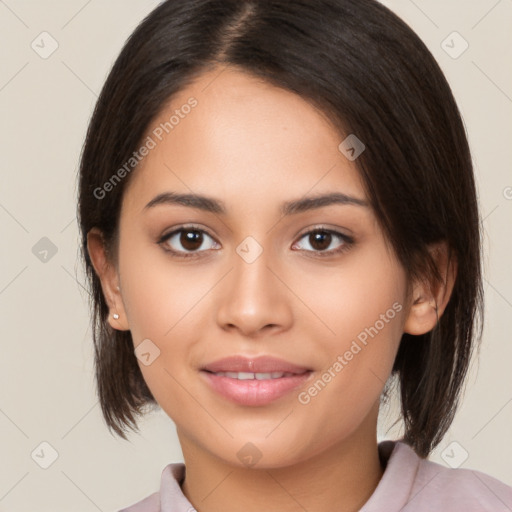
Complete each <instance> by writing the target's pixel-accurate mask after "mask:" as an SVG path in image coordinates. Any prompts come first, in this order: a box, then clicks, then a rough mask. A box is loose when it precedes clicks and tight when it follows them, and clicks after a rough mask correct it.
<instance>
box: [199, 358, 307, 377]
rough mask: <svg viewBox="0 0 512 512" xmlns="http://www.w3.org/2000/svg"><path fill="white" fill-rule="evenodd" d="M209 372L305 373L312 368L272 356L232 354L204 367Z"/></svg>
mask: <svg viewBox="0 0 512 512" xmlns="http://www.w3.org/2000/svg"><path fill="white" fill-rule="evenodd" d="M202 370H207V371H209V372H214V373H215V372H248V373H271V372H285V373H304V372H306V371H310V368H306V367H304V366H299V365H296V364H293V363H290V362H288V361H285V360H283V359H279V358H277V357H271V356H260V357H257V358H254V357H244V356H231V357H225V358H223V359H218V360H217V361H214V362H213V363H209V364H207V365H206V366H204V367H203V368H202Z"/></svg>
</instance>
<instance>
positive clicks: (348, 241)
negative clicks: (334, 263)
mask: <svg viewBox="0 0 512 512" xmlns="http://www.w3.org/2000/svg"><path fill="white" fill-rule="evenodd" d="M187 231H195V232H198V233H202V234H206V235H208V236H209V237H210V238H212V239H213V237H212V236H211V235H210V234H209V233H208V232H207V231H205V230H204V229H201V228H200V227H199V226H195V225H186V226H180V227H179V228H178V229H175V230H173V231H171V232H170V233H168V234H165V235H163V236H162V237H161V238H160V239H159V240H158V241H157V244H158V245H161V246H162V249H163V250H164V251H165V252H167V253H170V254H171V256H172V257H176V258H194V257H198V255H200V253H201V252H204V251H196V252H189V253H182V252H181V251H175V250H174V249H169V248H167V247H164V244H165V242H167V241H168V240H169V239H170V238H172V237H173V236H174V235H176V234H177V233H181V232H187ZM313 233H327V234H331V235H334V236H336V237H338V238H340V239H341V240H342V241H343V245H341V246H340V247H338V248H337V249H331V250H330V251H315V250H313V251H309V250H306V251H305V252H313V253H315V257H320V258H323V257H327V256H334V255H336V254H342V253H344V252H346V251H348V250H350V248H351V247H352V245H353V244H354V239H353V238H351V237H349V236H347V235H344V234H343V233H340V232H339V231H334V230H332V229H327V228H323V227H315V228H313V229H311V230H310V231H307V232H305V233H303V234H302V235H301V236H300V237H299V240H302V239H303V238H304V237H306V236H307V235H311V234H313Z"/></svg>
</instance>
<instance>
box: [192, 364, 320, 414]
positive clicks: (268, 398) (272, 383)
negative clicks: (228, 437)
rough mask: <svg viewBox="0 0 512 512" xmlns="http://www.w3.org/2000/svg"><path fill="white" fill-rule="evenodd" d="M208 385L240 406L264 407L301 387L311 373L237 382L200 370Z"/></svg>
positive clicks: (236, 380)
mask: <svg viewBox="0 0 512 512" xmlns="http://www.w3.org/2000/svg"><path fill="white" fill-rule="evenodd" d="M200 373H201V374H202V375H204V376H205V378H206V381H207V382H208V384H209V385H210V386H211V387H212V388H213V389H214V390H215V391H217V393H220V394H221V395H223V396H224V397H226V398H228V399H230V400H232V401H233V402H236V403H238V404H241V405H253V406H255V405H266V404H269V403H270V402H273V401H274V400H277V399H278V398H280V397H282V396H284V395H286V394H287V393H290V392H291V391H292V390H294V389H295V388H297V387H299V386H301V385H303V384H304V383H305V382H306V381H307V380H308V379H309V377H310V376H311V373H312V372H311V371H308V372H305V373H302V374H300V375H293V376H290V377H281V378H279V379H265V380H257V379H248V380H238V379H232V378H230V377H223V376H220V375H215V374H214V373H210V372H207V371H204V370H202V371H201V372H200Z"/></svg>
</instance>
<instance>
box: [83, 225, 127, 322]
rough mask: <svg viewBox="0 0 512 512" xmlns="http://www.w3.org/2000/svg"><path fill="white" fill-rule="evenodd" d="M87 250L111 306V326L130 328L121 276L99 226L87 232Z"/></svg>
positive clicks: (109, 318)
mask: <svg viewBox="0 0 512 512" xmlns="http://www.w3.org/2000/svg"><path fill="white" fill-rule="evenodd" d="M87 252H88V253H89V257H90V258H91V262H92V265H93V267H94V271H95V272H96V275H97V276H98V278H99V280H100V282H101V288H102V290H103V296H104V297H105V300H106V302H107V304H108V307H109V315H108V323H109V325H110V327H112V328H113V329H117V330H119V331H127V330H129V326H128V320H127V317H126V313H125V310H124V304H123V300H122V296H121V291H120V288H119V277H118V274H117V271H116V268H115V266H114V264H113V262H111V261H110V260H109V258H108V255H107V250H106V244H105V240H104V237H103V233H102V232H101V231H100V230H99V229H98V228H92V229H91V230H90V231H89V232H88V233H87Z"/></svg>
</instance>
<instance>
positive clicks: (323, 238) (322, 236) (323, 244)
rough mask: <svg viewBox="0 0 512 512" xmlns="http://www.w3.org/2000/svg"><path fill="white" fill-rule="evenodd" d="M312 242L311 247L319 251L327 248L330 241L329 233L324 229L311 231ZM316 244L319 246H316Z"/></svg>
mask: <svg viewBox="0 0 512 512" xmlns="http://www.w3.org/2000/svg"><path fill="white" fill-rule="evenodd" d="M311 236H312V237H313V243H311V240H310V243H311V247H313V248H314V249H317V250H319V251H322V250H325V249H327V247H329V245H330V243H331V234H330V233H327V232H326V231H317V232H316V233H312V234H311ZM318 244H319V245H320V247H318Z"/></svg>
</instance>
